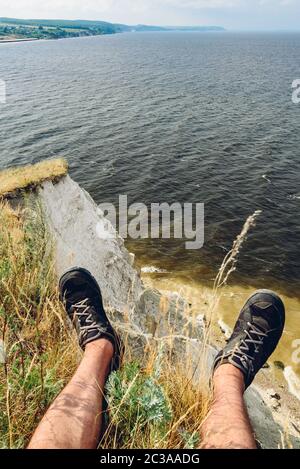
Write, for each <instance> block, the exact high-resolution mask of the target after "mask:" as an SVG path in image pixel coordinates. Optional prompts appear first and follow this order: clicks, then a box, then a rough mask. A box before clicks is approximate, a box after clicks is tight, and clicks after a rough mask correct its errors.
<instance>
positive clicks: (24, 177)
mask: <svg viewBox="0 0 300 469" xmlns="http://www.w3.org/2000/svg"><path fill="white" fill-rule="evenodd" d="M67 172H68V163H67V161H66V160H64V159H63V158H59V159H54V160H45V161H42V162H41V163H37V164H34V165H28V166H20V167H18V168H12V169H7V170H4V171H1V172H0V196H5V195H8V194H11V193H14V192H15V191H18V190H22V189H27V188H30V187H35V186H37V185H39V184H40V183H42V182H43V181H45V180H56V179H58V178H60V177H62V176H65V175H66V174H67Z"/></svg>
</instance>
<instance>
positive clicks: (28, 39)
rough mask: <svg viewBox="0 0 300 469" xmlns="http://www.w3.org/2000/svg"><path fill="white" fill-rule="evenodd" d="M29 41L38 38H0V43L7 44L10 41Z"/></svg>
mask: <svg viewBox="0 0 300 469" xmlns="http://www.w3.org/2000/svg"><path fill="white" fill-rule="evenodd" d="M31 41H40V39H37V38H35V37H33V38H24V39H4V40H1V39H0V44H9V43H10V42H31Z"/></svg>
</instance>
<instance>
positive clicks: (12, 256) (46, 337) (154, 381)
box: [0, 197, 209, 449]
mask: <svg viewBox="0 0 300 469" xmlns="http://www.w3.org/2000/svg"><path fill="white" fill-rule="evenodd" d="M25 206H26V208H25V209H17V210H12V209H11V208H10V206H9V205H8V203H7V202H0V333H1V335H0V338H1V339H2V340H3V341H4V343H5V345H6V359H7V360H6V363H5V365H3V366H2V365H1V368H0V447H2V448H22V447H25V446H26V444H27V443H28V441H29V439H30V436H31V435H32V433H33V431H34V429H35V427H36V426H37V424H38V422H39V420H40V419H41V417H42V415H43V414H44V413H45V411H46V409H47V407H48V406H49V404H50V403H51V402H52V401H53V400H54V398H55V397H56V396H57V394H58V393H59V392H60V390H61V389H62V388H63V386H64V385H65V384H66V382H67V381H68V380H69V379H70V377H71V376H72V374H73V372H74V370H75V369H76V366H77V365H78V362H79V360H80V356H81V352H80V350H79V348H78V345H77V339H76V336H75V334H74V333H73V331H70V329H69V325H68V323H67V322H66V320H65V312H64V308H63V306H62V305H61V303H60V302H59V299H58V293H57V287H56V280H55V275H54V269H53V265H52V256H51V250H50V251H49V239H48V236H47V231H46V230H45V227H44V223H43V219H42V215H41V209H40V207H39V206H38V205H37V204H36V202H33V199H32V198H31V197H29V198H28V200H27V202H26V204H25ZM124 339H125V340H126V338H124ZM147 357H148V358H147V360H146V361H145V363H144V366H143V367H142V368H139V369H138V371H137V376H136V377H135V379H134V381H135V380H136V379H138V381H139V383H142V384H143V386H144V387H143V389H144V391H145V390H146V396H143V395H142V396H138V393H139V391H140V389H141V387H139V388H138V389H137V390H136V391H135V393H136V398H140V397H141V399H142V400H143V399H144V401H145V402H144V404H143V405H144V407H145V406H146V407H147V406H148V404H149V402H148V401H149V400H150V403H151V400H152V398H153V396H152V395H151V393H150V395H149V394H148V390H149V389H150V388H149V386H148V384H149V383H150V387H151V386H152V388H153V389H154V393H155V392H156V391H158V393H159V396H160V395H161V396H162V398H163V399H164V405H167V406H169V410H170V415H169V418H168V419H167V420H166V422H165V423H166V425H164V424H162V425H159V427H157V425H156V423H157V422H155V424H153V421H152V420H151V415H150V414H149V421H146V422H144V424H143V425H141V421H140V415H141V414H142V412H143V411H144V410H145V409H144V408H143V405H141V407H139V406H137V408H138V412H137V413H136V416H135V418H136V420H134V421H133V426H134V432H133V433H132V426H130V425H129V424H128V422H129V420H130V418H129V416H128V415H126V406H125V415H124V408H123V407H122V405H119V406H118V409H117V411H116V409H112V410H111V420H110V424H109V427H108V430H107V432H106V433H105V435H104V438H103V440H102V443H101V444H102V446H104V447H109V448H120V449H122V448H128V447H130V448H160V447H161V448H162V447H166V448H184V447H193V446H195V445H197V444H198V441H199V439H200V436H199V429H200V425H201V422H202V419H203V417H204V415H205V414H206V412H207V409H208V404H209V396H207V395H204V393H203V392H202V391H201V387H200V386H194V385H192V383H191V381H190V380H189V378H188V377H187V374H186V370H187V366H188V363H187V364H186V365H185V364H183V363H181V365H179V364H178V366H177V364H176V363H172V357H171V354H170V356H168V354H164V355H163V359H162V355H161V350H159V349H156V348H155V347H153V348H152V349H150V350H147ZM187 360H188V358H187ZM158 363H159V373H158V372H157V369H158ZM126 366H129V367H132V368H134V367H135V362H134V358H133V357H131V352H130V350H128V353H127V362H126V365H125V367H124V368H125V369H126ZM123 375H124V370H121V372H120V379H123V378H122V376H123ZM128 387H129V389H130V387H131V384H130V383H129V386H128ZM128 387H127V389H128ZM124 394H126V393H124ZM114 397H115V396H114V395H113V394H111V395H110V399H114ZM131 397H132V396H131ZM133 397H135V396H133ZM147 399H148V401H147ZM121 400H122V401H123V402H124V400H126V395H123V396H122V397H121ZM152 410H153V409H152ZM154 411H155V408H154ZM162 413H163V407H162ZM116 415H119V417H120V416H122V424H123V428H122V431H120V428H119V423H118V419H117V420H116ZM147 415H148V414H147ZM147 418H148V417H147ZM124 425H125V426H124Z"/></svg>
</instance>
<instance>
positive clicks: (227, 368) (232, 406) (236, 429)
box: [201, 364, 257, 449]
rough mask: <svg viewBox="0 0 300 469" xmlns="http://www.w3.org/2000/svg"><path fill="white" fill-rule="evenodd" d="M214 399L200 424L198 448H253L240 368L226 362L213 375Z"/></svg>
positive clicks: (254, 447) (253, 441)
mask: <svg viewBox="0 0 300 469" xmlns="http://www.w3.org/2000/svg"><path fill="white" fill-rule="evenodd" d="M213 384H214V401H213V405H212V408H211V410H210V413H209V415H208V417H207V419H206V420H205V422H204V424H203V426H202V430H201V433H202V445H201V448H202V449H257V446H256V443H255V439H254V436H253V430H252V428H251V424H250V421H249V417H248V414H247V410H246V407H245V404H244V400H243V394H244V390H245V384H244V376H243V374H242V372H241V371H240V370H239V369H238V368H236V367H234V366H233V365H230V364H224V365H222V366H220V367H219V368H217V370H216V371H215V373H214V376H213Z"/></svg>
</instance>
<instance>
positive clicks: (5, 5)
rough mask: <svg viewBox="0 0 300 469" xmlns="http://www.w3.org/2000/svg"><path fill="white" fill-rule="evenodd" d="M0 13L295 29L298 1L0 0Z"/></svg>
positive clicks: (298, 22) (298, 23)
mask: <svg viewBox="0 0 300 469" xmlns="http://www.w3.org/2000/svg"><path fill="white" fill-rule="evenodd" d="M0 16H9V17H16V18H61V19H91V20H96V19H98V20H105V21H111V22H119V23H126V24H139V23H140V24H141V23H142V24H153V25H154V24H155V25H177V26H180V25H218V26H224V27H226V28H228V29H236V30H239V29H242V30H255V29H259V30H263V29H265V30H276V29H277V30H278V29H280V30H286V29H288V30H300V0H50V1H47V2H45V1H41V0H0Z"/></svg>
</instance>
